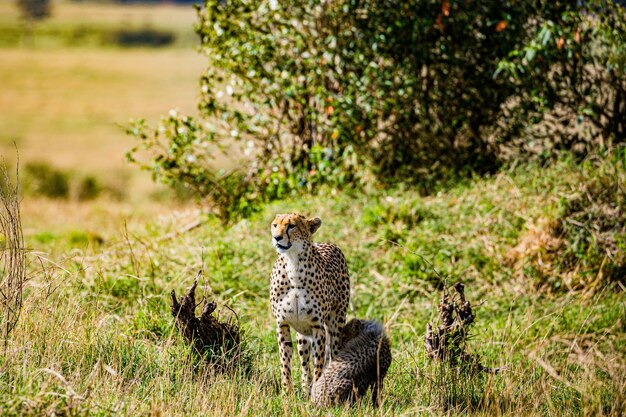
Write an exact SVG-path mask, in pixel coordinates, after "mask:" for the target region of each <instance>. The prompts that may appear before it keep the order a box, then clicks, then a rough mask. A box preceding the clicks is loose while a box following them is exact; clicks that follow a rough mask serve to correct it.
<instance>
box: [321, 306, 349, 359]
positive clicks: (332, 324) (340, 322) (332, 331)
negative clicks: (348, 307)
mask: <svg viewBox="0 0 626 417" xmlns="http://www.w3.org/2000/svg"><path fill="white" fill-rule="evenodd" d="M345 324H346V319H345V314H344V315H343V317H340V316H339V315H337V314H335V313H330V314H329V316H328V320H327V321H326V324H325V327H326V333H327V335H328V339H329V340H328V345H329V346H330V356H331V358H335V357H337V355H338V354H339V351H340V350H341V348H342V347H343V346H342V340H341V330H342V329H343V326H345ZM331 360H332V359H331Z"/></svg>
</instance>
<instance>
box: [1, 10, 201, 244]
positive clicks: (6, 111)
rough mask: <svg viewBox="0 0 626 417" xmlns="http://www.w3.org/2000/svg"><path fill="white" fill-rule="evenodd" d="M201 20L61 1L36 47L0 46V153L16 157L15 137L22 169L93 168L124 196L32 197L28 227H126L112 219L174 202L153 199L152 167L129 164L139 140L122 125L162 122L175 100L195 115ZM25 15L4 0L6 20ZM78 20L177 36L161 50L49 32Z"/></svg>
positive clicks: (187, 13) (88, 171) (86, 171)
mask: <svg viewBox="0 0 626 417" xmlns="http://www.w3.org/2000/svg"><path fill="white" fill-rule="evenodd" d="M195 19H196V17H195V11H194V10H193V8H192V7H191V6H174V5H158V6H137V5H128V6H120V5H106V4H104V5H94V4H80V3H69V2H55V3H54V4H53V10H52V16H51V17H50V18H49V19H47V20H45V21H43V22H41V23H39V24H38V26H37V28H38V29H37V28H36V30H35V35H34V37H33V39H32V41H31V43H30V44H29V45H28V46H19V45H18V46H6V45H5V46H3V47H0V62H2V65H0V85H1V88H0V126H2V130H1V131H0V154H1V155H2V156H3V157H4V158H5V159H6V160H7V161H8V162H9V163H11V164H12V163H13V161H14V159H15V147H14V143H15V144H16V145H17V148H18V151H19V157H20V165H21V167H22V168H23V167H24V166H26V165H27V164H29V163H33V162H43V163H46V164H49V165H50V166H52V167H54V168H58V169H61V170H63V171H66V172H69V173H72V174H75V175H92V176H94V177H96V178H97V179H98V180H99V181H100V182H101V183H103V184H104V185H106V186H108V187H113V188H116V189H119V190H120V191H121V192H123V194H124V202H119V201H106V202H100V203H98V202H97V201H96V202H90V203H87V204H83V203H80V202H77V201H67V200H57V201H54V200H46V199H33V198H28V199H25V200H24V202H23V210H24V222H25V227H26V232H27V233H28V230H30V228H31V227H32V228H37V229H39V228H41V227H49V228H51V229H52V230H59V229H67V228H76V227H81V225H84V224H90V225H94V221H88V222H85V221H84V220H86V219H93V220H96V219H97V218H101V219H102V220H100V221H98V220H96V221H95V224H96V225H99V227H105V229H106V228H107V226H108V227H109V228H110V227H111V226H114V227H113V228H115V229H118V228H119V226H120V224H121V220H119V221H115V222H111V218H113V219H121V218H126V217H127V216H128V215H130V213H137V212H141V211H142V210H144V209H145V210H147V211H148V212H153V211H157V212H160V211H162V210H167V209H168V208H167V207H165V206H163V204H162V203H158V202H154V201H150V200H154V199H150V198H147V197H149V196H150V195H152V194H154V193H155V192H158V190H159V188H158V187H157V186H155V185H154V184H152V182H151V180H150V179H149V175H148V174H147V173H145V172H140V171H139V170H138V169H137V168H136V167H134V166H130V165H129V164H128V163H127V162H126V160H125V157H124V153H125V151H126V150H128V149H129V148H130V147H131V145H132V141H133V139H132V138H131V137H129V136H127V135H126V134H125V133H124V130H123V127H122V126H123V125H124V124H125V123H127V122H128V120H129V118H131V117H143V118H145V119H147V120H148V121H149V122H151V124H152V125H154V124H155V122H156V121H157V120H158V119H159V117H160V116H161V115H162V114H166V113H167V112H168V110H169V109H171V108H174V107H178V108H179V109H180V110H181V111H183V112H186V113H189V114H194V113H195V111H196V95H197V91H198V88H197V85H198V79H199V77H200V75H201V73H202V71H203V69H204V67H205V65H206V58H204V57H203V56H202V55H201V54H200V53H198V52H197V50H196V49H195V48H194V45H193V40H195V33H194V32H193V24H194V22H195ZM18 22H19V14H18V11H17V9H16V8H15V7H14V2H13V1H2V2H1V3H0V27H1V26H4V27H5V28H8V27H11V26H16V25H18V24H19V23H18ZM80 25H82V26H84V25H93V26H97V27H99V28H101V29H102V30H109V29H111V30H113V29H116V28H122V27H150V28H158V29H162V30H167V31H170V32H171V33H174V34H175V35H176V39H177V40H176V41H175V42H174V43H173V44H172V45H169V46H167V47H162V48H147V47H132V48H122V47H116V46H97V45H89V44H87V45H71V46H68V45H64V44H63V43H62V42H61V41H60V40H59V39H58V38H56V37H55V36H52V35H50V33H56V32H54V31H53V32H49V31H48V30H52V29H54V28H59V27H62V28H70V29H71V28H72V27H78V26H80ZM51 28H52V29H51ZM0 29H1V28H0ZM1 33H2V32H0V34H1ZM190 39H191V40H190ZM0 43H1V42H0ZM139 202H141V204H142V207H144V209H141V210H140V209H139ZM99 206H100V208H99ZM64 213H66V214H70V215H64ZM103 214H104V216H103ZM53 219H54V220H53ZM91 227H93V226H91Z"/></svg>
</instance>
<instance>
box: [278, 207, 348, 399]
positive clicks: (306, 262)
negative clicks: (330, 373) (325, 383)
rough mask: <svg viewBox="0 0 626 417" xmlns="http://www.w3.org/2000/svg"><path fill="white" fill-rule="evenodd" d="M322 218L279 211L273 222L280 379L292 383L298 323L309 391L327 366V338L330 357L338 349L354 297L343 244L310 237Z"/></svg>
mask: <svg viewBox="0 0 626 417" xmlns="http://www.w3.org/2000/svg"><path fill="white" fill-rule="evenodd" d="M321 224H322V221H321V220H320V219H319V218H317V217H315V218H312V219H307V218H306V217H304V216H303V215H301V214H297V213H293V214H279V215H277V216H276V218H275V219H274V221H273V222H272V225H271V233H272V244H273V245H274V247H275V248H276V251H277V252H278V257H277V258H276V262H275V263H274V269H273V270H272V279H271V285H270V302H271V306H272V312H273V313H274V317H275V318H276V331H277V336H278V350H279V353H280V365H281V382H282V386H283V387H284V388H290V387H291V355H292V351H293V345H292V341H291V330H290V327H293V329H294V330H295V331H296V341H297V344H298V353H299V355H300V360H301V361H302V386H303V387H304V389H305V390H306V392H307V393H308V392H309V390H310V387H311V383H312V382H314V381H316V380H317V379H318V378H319V377H320V375H321V374H322V370H323V369H324V365H325V361H326V360H325V356H326V343H327V341H328V344H329V346H330V351H331V355H330V356H331V358H332V356H334V355H336V354H337V353H338V351H339V347H340V332H341V330H342V328H343V325H344V324H345V322H346V311H347V310H348V302H349V299H350V277H349V276H348V267H347V265H346V258H345V257H344V255H343V253H342V252H341V250H340V249H339V248H338V247H337V246H336V245H334V244H332V243H312V242H311V235H312V234H313V233H315V231H317V229H319V227H320V226H321ZM311 355H312V356H313V368H314V375H313V380H311V369H310V367H309V360H310V357H311Z"/></svg>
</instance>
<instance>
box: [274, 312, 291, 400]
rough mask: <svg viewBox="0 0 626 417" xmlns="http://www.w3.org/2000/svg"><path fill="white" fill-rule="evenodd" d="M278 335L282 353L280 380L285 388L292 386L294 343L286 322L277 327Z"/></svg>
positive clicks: (279, 348) (280, 352)
mask: <svg viewBox="0 0 626 417" xmlns="http://www.w3.org/2000/svg"><path fill="white" fill-rule="evenodd" d="M276 334H277V336H278V352H279V354H280V381H281V384H282V386H283V388H285V389H287V388H292V387H291V354H292V351H293V343H292V342H291V331H290V329H289V326H288V325H286V324H283V325H279V326H278V328H277V329H276Z"/></svg>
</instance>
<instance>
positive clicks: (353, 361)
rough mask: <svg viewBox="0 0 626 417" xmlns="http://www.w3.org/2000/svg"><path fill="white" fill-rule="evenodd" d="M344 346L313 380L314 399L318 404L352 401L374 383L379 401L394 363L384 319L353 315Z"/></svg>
mask: <svg viewBox="0 0 626 417" xmlns="http://www.w3.org/2000/svg"><path fill="white" fill-rule="evenodd" d="M342 340H343V342H344V346H343V348H342V349H341V350H340V351H339V354H338V355H337V356H336V357H335V359H334V360H333V361H332V363H331V364H330V365H328V367H327V368H326V369H324V372H323V373H322V376H321V377H320V379H318V380H317V381H315V382H314V383H313V387H312V389H311V399H312V400H313V403H314V404H315V405H317V406H329V405H334V404H338V403H342V402H346V401H347V402H350V403H353V402H354V401H355V400H356V399H358V398H361V397H363V396H364V395H365V393H366V392H367V390H368V388H369V387H372V400H373V402H374V404H375V405H377V404H378V401H379V396H380V391H381V390H382V386H383V378H385V375H387V370H388V369H389V365H390V364H391V348H390V346H389V339H387V336H386V335H385V332H384V330H383V326H382V324H381V323H378V322H376V321H372V320H358V319H352V320H350V322H349V323H348V324H346V325H345V326H344V328H343V331H342Z"/></svg>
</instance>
